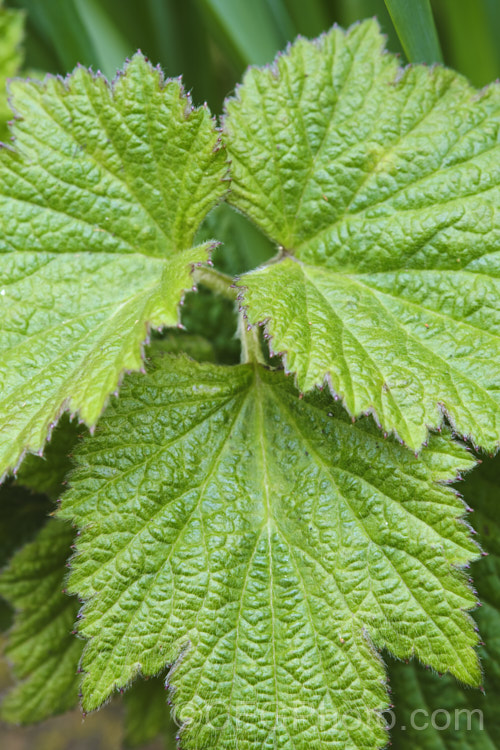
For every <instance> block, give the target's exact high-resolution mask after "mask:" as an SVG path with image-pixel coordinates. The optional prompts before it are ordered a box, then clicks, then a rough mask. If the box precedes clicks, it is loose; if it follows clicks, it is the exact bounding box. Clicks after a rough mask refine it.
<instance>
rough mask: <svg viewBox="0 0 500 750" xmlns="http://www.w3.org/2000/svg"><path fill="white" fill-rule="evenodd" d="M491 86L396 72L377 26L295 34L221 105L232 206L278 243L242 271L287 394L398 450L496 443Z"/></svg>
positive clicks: (498, 160) (426, 71) (495, 104)
mask: <svg viewBox="0 0 500 750" xmlns="http://www.w3.org/2000/svg"><path fill="white" fill-rule="evenodd" d="M499 123H500V87H499V86H498V84H493V85H492V86H490V87H489V88H488V89H486V90H484V91H483V92H481V93H479V92H477V91H475V90H474V89H473V88H472V87H471V86H470V85H469V84H468V83H467V81H466V80H465V79H464V78H463V77H461V76H460V75H458V74H456V73H454V72H453V71H450V70H446V69H445V68H442V67H433V68H428V67H425V66H419V65H416V66H411V67H409V68H407V69H405V70H401V69H399V68H398V66H397V61H396V58H395V57H393V56H392V55H389V54H387V53H384V52H383V37H382V35H381V34H380V32H379V29H378V26H377V23H376V22H375V21H367V22H364V23H362V24H359V25H357V26H355V27H353V28H352V29H351V30H350V31H348V32H344V31H342V30H341V29H339V28H334V29H332V30H331V31H330V32H329V33H327V34H325V35H323V36H321V37H320V38H319V39H318V40H316V41H313V42H310V41H306V40H304V39H299V40H298V41H297V42H296V43H295V44H294V45H293V46H292V47H291V48H290V49H289V50H288V51H287V53H286V54H283V55H282V56H279V57H278V58H277V60H276V61H275V64H274V66H273V67H271V68H265V69H259V68H252V69H250V70H249V71H248V72H247V74H246V76H245V78H244V82H243V84H242V86H241V87H240V88H239V89H238V91H237V96H236V98H234V99H230V100H229V101H228V103H227V114H226V119H225V130H226V134H227V143H228V150H229V155H230V158H231V164H232V180H233V182H232V192H231V197H230V200H231V201H232V203H233V204H234V205H235V206H236V207H237V208H239V209H241V210H242V211H244V212H245V213H246V214H247V215H248V216H249V217H250V218H252V219H253V220H254V221H255V222H256V223H257V224H258V225H259V227H260V228H261V229H262V230H263V231H265V232H266V233H267V234H268V235H269V236H270V237H271V238H272V239H273V240H274V241H275V242H276V243H278V244H279V245H280V246H281V247H282V248H283V250H282V258H281V262H277V263H273V264H271V265H268V266H267V267H264V268H262V269H258V270H257V271H255V272H250V273H248V274H245V275H244V276H243V277H242V279H241V286H242V289H243V304H244V305H245V306H246V309H247V312H248V317H249V320H250V322H251V323H257V322H264V323H265V325H266V328H267V331H268V333H269V334H270V335H271V337H272V342H271V346H272V348H273V350H274V351H275V352H280V353H284V354H285V364H286V368H287V370H289V371H292V372H294V373H296V377H297V383H298V386H299V388H300V389H301V390H303V391H308V390H309V389H311V388H312V387H313V386H315V385H322V384H323V383H324V382H325V380H327V381H328V383H329V385H330V388H331V390H332V391H333V392H334V393H335V394H336V395H338V396H340V397H341V398H342V401H343V403H344V405H345V406H346V408H347V409H348V411H349V412H350V413H351V414H352V415H354V416H358V415H360V414H362V413H365V412H371V413H374V414H375V416H376V419H377V420H378V421H379V423H380V424H381V425H382V427H383V429H384V430H386V431H391V432H394V433H395V434H396V435H397V436H399V438H400V439H402V440H403V441H404V442H405V443H407V444H408V445H409V446H410V447H411V448H413V449H416V448H419V447H420V445H421V444H422V443H423V442H424V441H425V440H426V438H427V433H428V428H429V427H436V426H438V425H440V424H441V422H442V418H443V412H446V414H447V415H448V416H449V419H450V420H451V422H452V424H453V426H454V428H455V429H456V431H457V432H458V433H461V434H463V435H467V436H469V437H471V439H472V440H473V441H474V442H475V443H476V444H480V445H482V446H484V447H485V448H488V449H493V448H494V447H495V446H496V445H498V444H499V441H500V396H499V394H500V378H499V372H500V209H499V206H500V136H499V132H500V125H499Z"/></svg>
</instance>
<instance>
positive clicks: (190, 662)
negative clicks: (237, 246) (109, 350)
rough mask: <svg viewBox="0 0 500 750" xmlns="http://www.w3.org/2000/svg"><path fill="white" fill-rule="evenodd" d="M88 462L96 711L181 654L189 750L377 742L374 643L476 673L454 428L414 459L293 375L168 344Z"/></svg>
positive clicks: (76, 518)
mask: <svg viewBox="0 0 500 750" xmlns="http://www.w3.org/2000/svg"><path fill="white" fill-rule="evenodd" d="M75 458H76V462H77V468H76V470H75V473H74V474H73V476H72V480H71V485H72V486H71V488H70V490H69V492H68V493H67V494H66V496H65V498H63V503H62V510H61V513H62V516H63V517H65V518H71V519H72V521H73V523H75V524H76V525H77V526H78V527H79V528H81V529H82V533H81V537H80V539H79V542H78V549H77V554H76V556H75V557H74V559H73V563H72V573H71V576H70V582H69V588H70V590H71V591H73V592H77V593H78V594H79V596H80V597H81V598H82V599H84V600H86V604H85V607H84V610H83V619H82V621H81V624H80V631H81V633H82V634H83V635H84V636H86V637H87V638H88V639H89V643H88V645H87V647H86V650H85V653H84V657H83V662H82V664H83V668H84V670H85V671H86V675H85V677H84V681H83V707H84V709H86V710H88V709H93V708H96V707H97V706H99V705H100V704H101V703H102V702H103V701H104V700H106V698H107V697H108V696H109V695H110V693H111V692H112V691H113V690H114V689H115V688H117V687H120V686H125V685H127V684H128V683H129V682H130V680H131V679H133V678H134V676H135V675H136V674H137V673H138V672H139V671H141V672H142V673H143V674H144V675H153V674H156V673H157V672H158V671H159V670H161V669H162V668H163V667H164V666H165V665H166V664H174V667H173V668H172V670H171V673H170V675H169V681H170V683H171V685H172V686H173V687H174V688H175V691H174V694H173V697H174V701H175V703H176V710H177V714H178V717H179V721H180V722H187V724H188V726H187V727H186V728H185V737H184V740H185V743H186V745H187V746H188V747H220V748H229V747H234V746H235V743H237V744H238V746H239V747H240V748H257V747H259V748H260V747H264V746H265V747H268V746H269V747H271V746H273V747H280V748H292V747H294V748H296V750H299V749H301V748H306V747H309V746H310V745H311V743H312V744H314V745H315V746H316V747H321V748H326V747H328V748H330V747H334V746H336V747H342V748H343V750H351V749H352V748H365V749H366V748H376V747H379V746H381V745H383V744H384V743H385V741H386V736H385V732H384V730H383V727H382V722H381V719H380V716H379V714H378V712H379V711H380V710H381V709H382V708H383V707H384V706H385V705H386V700H387V698H386V695H385V688H384V683H385V675H384V669H383V665H382V662H381V660H380V657H379V656H378V654H377V650H376V648H375V647H374V644H375V646H376V647H378V648H381V647H383V646H387V647H388V648H389V649H390V650H391V651H392V652H393V653H395V654H396V655H397V656H399V657H401V658H403V657H406V656H410V655H411V654H415V655H416V656H417V657H418V658H420V659H421V660H422V661H424V662H425V663H427V664H430V665H432V666H433V667H434V668H436V669H439V670H442V671H447V670H448V671H450V672H451V673H452V674H454V675H455V676H457V677H458V678H459V679H461V680H462V681H464V682H468V683H472V684H478V682H479V681H480V679H481V678H480V672H479V668H478V663H477V659H476V655H475V653H474V650H473V646H474V645H475V644H476V642H477V640H476V635H475V633H474V629H473V626H472V621H471V619H470V617H469V616H468V615H466V614H464V612H463V611H462V610H463V609H468V608H470V607H472V606H474V596H473V594H472V592H471V590H470V589H469V588H468V587H467V585H466V579H465V577H464V574H463V573H462V572H461V571H460V570H459V568H460V566H463V565H464V564H466V562H467V561H468V560H469V559H470V558H471V557H474V556H475V555H476V554H477V548H476V546H475V544H474V543H473V542H472V541H471V540H470V539H469V535H468V530H467V527H466V526H465V525H464V524H462V523H459V522H458V521H457V517H458V516H460V515H461V514H462V512H463V504H462V501H461V500H460V499H459V498H458V497H457V496H456V494H455V493H454V492H453V491H452V490H451V489H449V488H447V487H445V486H444V485H443V484H442V482H444V481H449V480H451V479H453V478H454V477H455V475H456V473H457V471H458V470H459V469H460V467H462V468H470V466H471V465H472V463H473V462H472V460H471V458H470V457H469V456H468V455H467V453H466V451H465V450H464V449H463V448H461V447H460V446H458V445H456V444H454V443H453V442H452V441H451V440H450V439H449V437H448V436H435V437H434V438H433V439H432V441H431V445H430V447H429V449H428V450H426V451H424V452H423V453H422V455H421V456H420V457H418V458H417V457H416V456H415V455H414V454H413V453H411V452H410V451H408V450H407V449H405V448H403V447H401V446H399V445H398V444H397V443H395V442H394V441H384V440H383V439H382V438H381V436H380V435H379V433H378V432H377V430H376V428H375V427H374V426H373V425H372V422H371V420H363V421H361V422H358V423H357V424H355V425H353V424H352V423H351V421H350V420H349V418H348V417H347V415H346V414H345V412H344V410H342V409H340V408H339V407H335V406H332V403H331V399H330V397H329V396H328V395H327V394H315V395H314V396H312V397H309V398H305V399H303V400H300V399H298V398H297V393H296V391H295V389H294V387H293V385H292V383H291V382H290V380H287V379H286V378H285V376H284V375H283V374H282V373H276V372H270V371H267V370H266V369H264V368H263V367H261V366H253V365H240V366H235V367H231V368H225V367H217V366H214V365H201V364H197V363H195V362H192V361H189V360H187V359H185V358H175V357H174V358H168V357H166V356H165V357H163V358H162V359H161V360H160V361H159V362H158V364H157V366H156V368H154V369H153V370H152V372H150V373H149V374H148V375H147V376H146V377H140V376H131V377H130V378H129V379H127V381H126V384H124V386H123V388H122V392H121V396H120V399H119V400H116V401H113V402H112V403H111V404H110V406H109V407H108V410H107V412H106V414H105V415H104V416H103V418H102V419H101V420H100V422H99V425H98V427H97V430H96V433H95V435H94V437H93V438H92V440H89V441H84V442H83V443H82V445H81V446H80V449H79V450H78V452H77V454H76V456H75Z"/></svg>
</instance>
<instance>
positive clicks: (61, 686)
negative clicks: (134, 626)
mask: <svg viewBox="0 0 500 750" xmlns="http://www.w3.org/2000/svg"><path fill="white" fill-rule="evenodd" d="M73 536H74V533H73V530H72V529H71V527H70V526H69V525H68V524H65V523H63V522H62V521H60V520H54V519H51V520H49V522H48V523H47V524H46V526H45V527H44V528H43V529H42V531H41V532H40V533H39V535H38V537H37V538H36V539H35V540H34V541H33V542H31V543H30V544H28V545H26V546H25V547H24V548H22V549H21V550H20V551H19V552H18V553H17V554H16V555H15V556H14V558H13V559H12V560H11V562H10V564H9V567H8V568H7V569H6V570H5V571H4V572H3V573H2V576H1V578H0V594H2V595H3V596H5V598H6V599H7V600H8V601H9V602H10V603H11V604H12V606H13V607H14V608H15V609H16V611H17V612H16V617H15V621H14V626H13V628H12V630H11V631H10V633H9V640H8V644H7V647H6V649H5V654H6V656H7V658H8V659H9V660H11V662H12V663H13V671H14V675H15V677H16V678H17V680H18V684H17V685H15V686H14V688H13V689H12V690H11V691H10V692H9V693H7V695H6V697H5V698H4V700H3V702H2V705H1V707H0V717H1V718H2V719H4V720H5V721H9V722H16V723H22V724H31V723H33V722H36V721H41V720H42V719H45V718H46V717H48V716H52V715H53V714H56V713H62V712H63V711H66V710H68V709H69V708H72V707H73V706H75V705H76V703H77V701H78V688H79V675H78V674H77V669H78V662H79V660H80V656H81V652H82V642H81V641H80V640H78V639H77V638H75V637H74V635H72V634H71V631H72V629H73V627H74V622H75V620H76V616H77V612H78V602H77V601H76V600H75V599H74V598H71V597H69V596H66V595H65V594H63V593H62V589H63V580H64V577H65V573H66V567H65V562H66V559H67V557H68V555H69V551H70V544H71V542H72V540H73Z"/></svg>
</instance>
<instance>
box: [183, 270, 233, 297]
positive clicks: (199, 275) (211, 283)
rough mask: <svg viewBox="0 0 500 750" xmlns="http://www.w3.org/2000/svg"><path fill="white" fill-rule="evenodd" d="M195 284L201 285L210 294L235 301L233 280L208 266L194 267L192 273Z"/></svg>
mask: <svg viewBox="0 0 500 750" xmlns="http://www.w3.org/2000/svg"><path fill="white" fill-rule="evenodd" d="M193 278H194V282H195V284H203V286H206V287H207V288H208V289H210V290H211V291H212V292H215V293H216V294H220V295H222V297H225V298H226V299H230V300H231V301H232V302H235V301H236V296H237V294H238V290H237V289H236V288H235V287H234V286H233V283H234V279H232V278H231V276H226V274H225V273H221V272H220V271H217V270H216V269H215V268H210V267H209V266H196V267H195V269H194V271H193Z"/></svg>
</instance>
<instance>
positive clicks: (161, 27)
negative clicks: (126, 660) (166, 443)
mask: <svg viewBox="0 0 500 750" xmlns="http://www.w3.org/2000/svg"><path fill="white" fill-rule="evenodd" d="M4 5H5V6H6V7H8V8H15V9H20V10H22V11H24V13H25V36H24V43H23V50H24V68H23V70H25V71H26V72H29V73H30V74H36V75H39V73H40V72H50V73H58V74H65V73H67V72H68V71H71V70H72V69H73V68H74V67H75V65H76V64H77V63H81V64H83V65H85V66H91V67H92V68H93V69H94V70H95V71H97V70H100V71H102V72H103V73H104V74H105V75H106V76H107V77H109V78H112V77H113V76H114V74H115V72H116V70H117V69H120V68H121V67H122V66H123V62H124V60H125V59H126V58H127V57H129V56H131V55H132V54H133V53H134V52H135V50H137V49H141V50H142V51H143V52H144V53H145V54H146V55H147V56H148V57H149V58H150V60H151V61H152V62H153V63H159V64H160V65H161V67H162V68H163V70H164V72H165V73H166V75H167V76H172V77H173V76H178V75H181V74H182V76H183V79H184V83H185V87H186V88H187V89H188V90H190V91H191V92H192V97H193V100H194V103H195V104H200V103H202V102H204V101H206V102H208V104H209V106H210V107H211V109H212V111H213V112H214V114H221V113H222V107H223V100H224V97H225V96H227V95H228V94H230V93H231V92H232V91H233V90H234V87H235V86H236V84H237V83H238V81H239V80H240V79H241V76H242V74H243V72H244V70H245V68H246V67H247V66H248V65H250V64H259V65H261V64H265V63H269V62H271V61H272V59H273V58H274V56H275V54H276V53H277V52H278V51H279V50H281V49H284V48H285V47H286V44H287V43H288V42H289V41H291V40H293V39H294V38H295V37H296V36H297V35H298V34H302V35H305V36H308V37H314V36H317V35H319V34H320V33H321V32H322V31H325V30H326V29H328V28H329V27H330V26H332V25H333V24H334V23H337V24H339V25H341V26H349V25H350V24H352V23H354V22H355V21H357V20H360V19H363V18H366V17H372V16H377V18H378V19H379V22H380V25H381V27H382V29H383V31H384V32H385V33H386V34H387V37H388V48H389V49H390V50H392V51H393V52H396V53H398V54H400V55H401V60H402V62H407V61H413V62H417V61H422V62H428V63H431V62H434V61H437V60H441V59H442V60H443V61H444V62H445V64H447V65H449V66H450V67H453V68H455V69H457V70H458V71H460V72H461V73H463V74H464V75H466V76H467V77H468V78H469V79H470V81H471V82H472V83H473V84H474V85H475V86H478V87H482V86H484V85H486V84H487V83H489V82H491V81H493V80H495V79H497V78H498V77H499V76H500V44H499V40H500V0H432V2H430V4H429V0H387V2H385V1H384V0H141V1H140V2H138V0H5V2H4ZM432 14H433V15H432ZM432 17H434V21H435V26H434V24H433V21H432ZM0 44H1V39H0ZM202 232H205V233H206V234H207V235H208V234H210V235H212V236H213V235H216V236H217V237H218V238H219V239H221V240H224V241H225V246H226V248H228V249H229V250H230V252H226V253H225V254H220V256H219V257H218V265H219V267H220V268H222V269H223V270H225V271H227V272H228V273H237V272H241V271H243V270H245V269H246V268H249V267H251V266H255V265H256V264H258V263H259V262H262V261H263V260H265V259H266V258H268V257H269V256H270V255H271V254H272V252H273V248H272V247H271V246H270V243H269V242H268V241H267V240H265V238H263V237H262V236H261V235H260V233H258V232H257V230H256V229H255V228H254V227H252V226H250V225H249V224H248V222H246V220H245V219H244V218H243V217H241V216H239V215H237V214H235V213H234V212H232V211H231V209H229V208H227V207H226V206H222V207H220V208H219V209H217V210H216V212H214V214H213V215H212V216H211V217H209V220H208V221H207V224H206V226H205V227H204V229H203V230H202ZM204 294H205V295H206V296H207V295H208V296H209V294H208V292H206V291H205V292H204ZM203 300H204V297H203V294H202V295H199V296H198V297H197V298H193V300H192V302H190V299H189V298H188V300H187V304H186V311H185V313H184V321H185V322H186V324H187V327H188V328H189V330H190V331H191V332H192V333H194V334H196V335H201V334H203V336H205V337H207V338H208V339H210V347H211V349H210V352H211V354H210V357H209V358H211V357H212V356H213V358H214V359H215V361H221V362H232V361H237V359H238V344H237V343H235V342H234V340H233V334H234V325H235V324H234V321H233V322H232V323H231V310H225V309H224V308H223V307H220V309H218V308H217V307H212V308H211V312H210V315H211V316H212V318H213V320H211V319H210V320H209V321H208V323H207V315H206V313H205V312H204V311H201V313H200V312H199V311H198V309H197V306H198V307H199V306H200V305H203ZM220 305H223V303H222V302H221V303H220ZM200 320H201V321H203V327H202V330H200V331H198V329H197V325H198V322H197V321H200ZM210 326H212V327H213V331H214V332H213V335H208V334H207V327H209V328H210ZM224 326H225V328H224ZM221 331H222V333H221ZM0 646H1V642H0ZM8 681H9V677H8V672H7V669H6V665H5V664H2V663H1V662H0V688H2V687H6V686H7V684H8ZM122 713H123V709H122V706H121V705H120V701H113V703H112V704H111V706H109V707H107V708H105V709H104V710H102V711H100V712H99V713H97V714H95V715H93V716H90V717H87V718H86V719H85V721H83V720H82V716H81V714H80V713H79V712H78V711H75V712H72V713H70V714H67V715H65V716H63V717H58V718H55V719H51V720H49V721H47V722H44V723H43V724H41V725H39V726H36V727H33V728H29V729H22V730H21V729H15V728H8V727H1V726H0V747H1V748H2V750H25V749H26V750H27V749H28V748H29V749H30V750H84V749H86V748H92V750H98V749H99V748H103V750H104V749H106V750H114V749H115V748H116V749H118V748H121V747H123V746H124V729H123V721H122V718H123V717H122ZM163 735H164V736H163V737H162V738H160V739H158V740H154V741H153V742H152V743H150V744H149V745H147V746H146V745H142V747H148V748H151V750H152V749H153V748H155V749H156V748H161V747H165V746H167V747H172V748H173V747H175V739H174V737H173V730H168V731H167V730H165V731H164V733H163Z"/></svg>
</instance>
